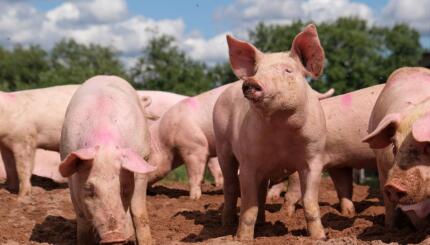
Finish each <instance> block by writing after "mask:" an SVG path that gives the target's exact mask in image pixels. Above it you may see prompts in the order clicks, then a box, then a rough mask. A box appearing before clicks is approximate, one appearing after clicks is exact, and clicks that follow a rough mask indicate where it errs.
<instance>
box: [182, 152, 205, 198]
mask: <svg viewBox="0 0 430 245" xmlns="http://www.w3.org/2000/svg"><path fill="white" fill-rule="evenodd" d="M194 149H196V148H194ZM203 149H204V148H203V147H202V148H200V149H196V150H194V151H192V150H188V149H186V150H183V151H181V155H182V159H184V163H185V165H186V167H187V174H188V179H189V182H190V198H191V199H192V200H197V199H199V198H200V197H201V196H202V189H201V187H200V185H201V183H202V181H203V177H204V174H205V167H206V162H207V160H208V152H207V151H206V150H203Z"/></svg>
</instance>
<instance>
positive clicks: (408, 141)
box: [364, 100, 430, 225]
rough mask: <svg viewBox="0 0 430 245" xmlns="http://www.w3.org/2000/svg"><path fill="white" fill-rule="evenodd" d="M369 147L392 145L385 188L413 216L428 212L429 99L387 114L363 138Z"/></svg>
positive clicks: (394, 201) (393, 200)
mask: <svg viewBox="0 0 430 245" xmlns="http://www.w3.org/2000/svg"><path fill="white" fill-rule="evenodd" d="M364 141H365V142H368V143H369V144H370V147H372V148H375V149H378V148H385V147H388V146H389V147H391V148H392V154H393V159H394V165H393V167H392V168H391V170H390V171H389V172H388V177H387V182H386V184H385V186H384V187H383V188H384V192H385V194H386V195H387V197H388V198H389V199H390V201H391V202H393V203H394V204H397V205H398V207H399V208H400V209H402V210H403V211H404V212H406V213H407V214H408V216H410V217H413V219H415V220H412V222H413V223H414V224H415V225H417V224H420V223H422V221H420V222H417V218H418V219H421V220H423V218H425V217H427V216H428V215H429V214H430V100H426V101H424V102H422V103H420V104H418V105H416V106H413V107H411V108H410V110H408V111H407V112H406V113H402V114H400V113H393V114H388V115H387V116H385V118H383V120H381V122H380V123H379V125H378V126H377V128H376V129H375V130H374V131H373V132H371V133H370V134H369V135H368V136H367V137H366V138H365V139H364Z"/></svg>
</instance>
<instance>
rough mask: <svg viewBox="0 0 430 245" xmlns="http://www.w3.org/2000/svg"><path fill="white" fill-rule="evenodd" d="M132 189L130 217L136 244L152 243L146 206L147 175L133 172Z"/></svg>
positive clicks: (147, 244) (145, 244)
mask: <svg viewBox="0 0 430 245" xmlns="http://www.w3.org/2000/svg"><path fill="white" fill-rule="evenodd" d="M134 176H135V177H134V179H135V183H134V191H133V196H132V198H131V217H132V220H133V225H134V229H135V234H136V242H137V244H138V245H150V244H152V238H151V230H150V228H149V217H148V211H147V208H146V188H147V184H148V180H147V177H146V176H145V175H144V174H136V173H135V174H134Z"/></svg>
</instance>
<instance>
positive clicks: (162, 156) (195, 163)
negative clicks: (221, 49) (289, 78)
mask: <svg viewBox="0 0 430 245" xmlns="http://www.w3.org/2000/svg"><path fill="white" fill-rule="evenodd" d="M228 86H231V84H228V85H224V86H221V87H218V88H216V89H213V90H210V91H208V92H205V93H202V94H200V95H197V96H194V97H190V98H187V99H184V100H182V101H181V102H179V103H177V104H176V105H174V106H173V107H172V108H171V109H169V110H168V111H167V112H166V113H165V114H164V115H163V116H162V117H161V119H160V120H158V121H157V122H155V123H154V125H153V126H151V129H150V130H151V137H153V138H152V145H153V149H152V153H151V157H150V159H149V162H150V163H152V164H154V165H156V166H157V170H156V171H154V172H153V173H151V174H150V175H149V176H150V177H149V183H150V184H152V183H154V182H156V181H158V180H160V179H161V178H163V177H165V176H166V175H167V173H169V172H170V171H171V170H172V169H174V168H176V167H178V166H179V164H182V163H185V166H186V168H187V172H188V177H189V182H190V198H191V199H199V198H200V196H201V194H202V192H201V188H200V184H201V182H202V180H203V175H204V170H205V166H206V163H207V164H208V167H209V171H210V172H211V173H212V175H213V176H214V179H215V184H216V186H217V187H221V186H222V185H223V177H222V173H221V169H220V167H219V163H218V158H217V157H216V150H215V139H214V133H213V120H212V111H213V107H214V105H215V102H216V100H217V99H218V96H219V95H220V94H221V93H222V92H223V91H224V90H225V89H226V88H227V87H228ZM307 86H309V85H308V84H307ZM312 91H313V90H312ZM313 93H315V95H316V96H317V97H318V98H319V99H325V98H328V97H330V96H331V95H332V94H333V93H334V89H330V90H329V91H327V92H325V93H323V94H320V93H317V92H315V91H313ZM151 97H153V96H152V95H151Z"/></svg>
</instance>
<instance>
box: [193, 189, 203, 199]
mask: <svg viewBox="0 0 430 245" xmlns="http://www.w3.org/2000/svg"><path fill="white" fill-rule="evenodd" d="M201 196H202V190H201V189H200V188H191V190H190V199H191V200H198V199H200V197H201Z"/></svg>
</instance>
